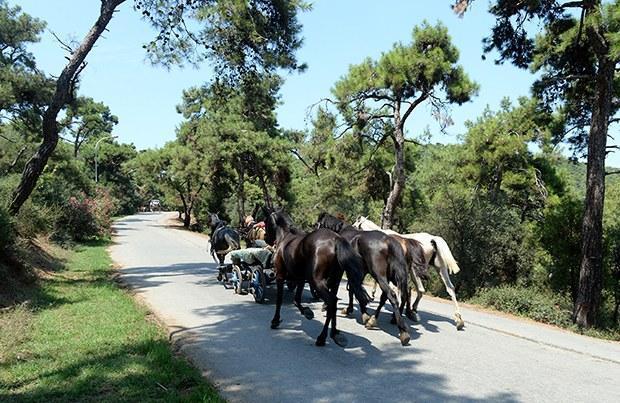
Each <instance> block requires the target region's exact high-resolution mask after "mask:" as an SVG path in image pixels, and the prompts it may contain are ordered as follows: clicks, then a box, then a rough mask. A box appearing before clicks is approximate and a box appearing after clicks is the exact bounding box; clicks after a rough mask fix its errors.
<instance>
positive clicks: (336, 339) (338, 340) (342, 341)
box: [332, 334, 349, 347]
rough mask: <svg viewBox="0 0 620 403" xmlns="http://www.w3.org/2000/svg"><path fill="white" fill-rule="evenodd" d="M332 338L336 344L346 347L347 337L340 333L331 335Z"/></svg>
mask: <svg viewBox="0 0 620 403" xmlns="http://www.w3.org/2000/svg"><path fill="white" fill-rule="evenodd" d="M332 339H333V340H334V342H335V343H336V344H338V345H339V346H340V347H346V346H347V344H349V342H348V341H347V338H346V337H344V336H343V335H341V334H335V335H333V336H332Z"/></svg>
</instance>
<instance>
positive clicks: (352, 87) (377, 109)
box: [332, 23, 478, 228]
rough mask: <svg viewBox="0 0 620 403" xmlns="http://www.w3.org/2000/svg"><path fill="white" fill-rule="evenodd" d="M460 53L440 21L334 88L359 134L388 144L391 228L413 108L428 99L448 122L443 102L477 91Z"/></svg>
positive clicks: (386, 222)
mask: <svg viewBox="0 0 620 403" xmlns="http://www.w3.org/2000/svg"><path fill="white" fill-rule="evenodd" d="M458 58H459V52H458V50H457V49H456V47H455V46H454V45H453V44H452V42H451V39H450V36H449V35H448V30H447V29H446V28H445V27H444V26H443V25H441V24H437V25H435V26H432V25H429V24H428V23H424V24H422V26H419V27H417V26H416V27H414V29H413V32H412V42H411V44H408V45H403V44H401V43H397V44H395V45H394V47H393V48H392V49H391V50H390V51H388V52H386V53H383V54H382V55H381V57H380V58H379V59H378V60H377V61H374V60H372V59H366V60H365V61H364V62H362V63H361V64H358V65H354V66H351V67H350V68H349V72H348V74H347V75H346V76H345V77H343V78H341V79H340V80H339V81H338V82H337V83H336V84H335V86H334V88H333V90H332V92H333V93H334V95H335V97H336V100H337V105H338V108H339V110H340V112H341V114H342V115H343V117H344V119H345V122H346V124H347V125H349V127H351V128H353V129H355V131H357V132H358V135H361V136H364V137H366V138H369V139H371V140H374V142H375V144H376V146H377V147H379V146H381V145H382V144H383V143H384V142H386V141H387V142H390V143H391V145H392V148H393V153H394V167H393V169H392V172H391V173H390V175H391V186H390V190H389V195H387V196H386V199H385V206H384V209H383V213H382V218H381V223H382V226H384V228H389V227H391V226H392V224H393V221H394V218H395V209H396V207H397V206H398V204H399V202H400V200H401V197H402V191H403V187H404V185H405V182H406V179H407V178H406V177H407V175H406V170H405V167H404V148H405V123H406V122H407V120H408V118H409V117H410V115H411V114H412V112H413V110H414V109H415V108H416V107H418V106H419V105H420V104H422V103H423V102H429V103H430V105H431V107H432V108H433V113H434V115H435V116H436V117H437V118H438V119H439V120H441V121H442V123H443V124H447V122H448V119H447V117H446V116H445V110H444V109H445V105H446V104H448V103H456V104H458V105H461V104H463V103H465V102H467V101H469V100H470V98H471V97H472V96H473V95H475V93H476V92H477V89H478V85H477V84H476V83H474V82H473V81H471V80H470V79H469V77H468V76H467V74H466V73H465V71H464V70H463V67H462V66H460V65H458Z"/></svg>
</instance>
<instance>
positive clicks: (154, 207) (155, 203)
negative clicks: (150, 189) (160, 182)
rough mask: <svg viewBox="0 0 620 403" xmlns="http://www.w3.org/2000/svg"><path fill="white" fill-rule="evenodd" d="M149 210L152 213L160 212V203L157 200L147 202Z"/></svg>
mask: <svg viewBox="0 0 620 403" xmlns="http://www.w3.org/2000/svg"><path fill="white" fill-rule="evenodd" d="M149 210H150V211H151V212H153V211H161V202H160V201H159V200H157V199H153V200H151V201H150V202H149Z"/></svg>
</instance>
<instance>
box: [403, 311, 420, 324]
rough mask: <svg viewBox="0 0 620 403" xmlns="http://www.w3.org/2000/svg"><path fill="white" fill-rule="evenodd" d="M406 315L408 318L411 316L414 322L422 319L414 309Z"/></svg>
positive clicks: (410, 318)
mask: <svg viewBox="0 0 620 403" xmlns="http://www.w3.org/2000/svg"><path fill="white" fill-rule="evenodd" d="M406 316H407V318H409V320H412V321H414V322H418V321H419V320H420V318H418V313H417V312H414V311H409V312H407V313H406Z"/></svg>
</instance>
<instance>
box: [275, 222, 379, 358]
mask: <svg viewBox="0 0 620 403" xmlns="http://www.w3.org/2000/svg"><path fill="white" fill-rule="evenodd" d="M266 215H267V219H266V220H265V221H266V231H267V232H266V235H265V240H266V241H267V243H269V244H271V245H273V244H275V246H276V252H275V258H274V266H275V270H276V285H277V292H278V294H277V299H276V312H275V315H274V316H273V319H272V320H271V328H272V329H276V328H277V327H278V326H279V325H280V322H281V320H280V309H281V307H282V294H283V292H284V282H285V281H287V280H290V281H294V282H295V283H296V284H297V289H296V292H295V306H297V308H298V309H299V312H301V313H302V314H303V315H304V316H305V317H306V318H307V319H312V318H313V317H314V314H313V313H312V310H310V308H308V307H307V306H303V305H302V304H301V294H302V292H303V287H304V284H305V282H306V281H308V282H309V283H310V286H311V287H314V289H315V290H316V292H317V293H318V295H319V297H320V298H321V299H322V300H323V301H324V302H325V303H326V304H327V314H326V318H325V324H324V325H323V331H322V332H321V334H320V335H319V336H318V337H317V339H316V345H317V346H324V345H325V340H326V338H327V329H328V327H329V324H330V322H331V325H332V327H331V332H330V337H331V338H332V339H333V340H334V341H335V342H336V344H338V345H339V346H342V347H344V346H346V344H347V340H346V339H345V338H344V336H342V335H341V334H340V333H339V331H338V330H337V328H336V306H337V303H338V298H337V293H338V287H339V286H340V281H341V280H342V275H343V273H344V272H346V273H347V277H348V279H349V287H350V288H351V290H352V292H353V293H354V294H355V297H356V298H357V300H358V301H359V303H360V306H362V307H364V309H365V307H366V304H367V303H368V294H367V293H366V290H365V289H364V287H363V286H362V280H363V277H364V269H363V265H364V263H363V262H362V259H361V258H360V256H359V255H357V254H356V253H355V252H354V251H353V249H352V248H351V245H349V243H348V242H347V241H346V240H345V239H344V238H343V237H341V236H340V235H338V234H336V233H335V232H333V231H330V230H327V229H319V230H316V231H313V232H311V233H305V232H303V231H301V230H299V229H297V228H296V227H295V225H294V223H293V221H292V220H291V218H290V217H289V216H288V214H286V213H285V212H283V211H281V210H280V211H276V212H273V213H270V214H269V213H268V212H267V214H266Z"/></svg>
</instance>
